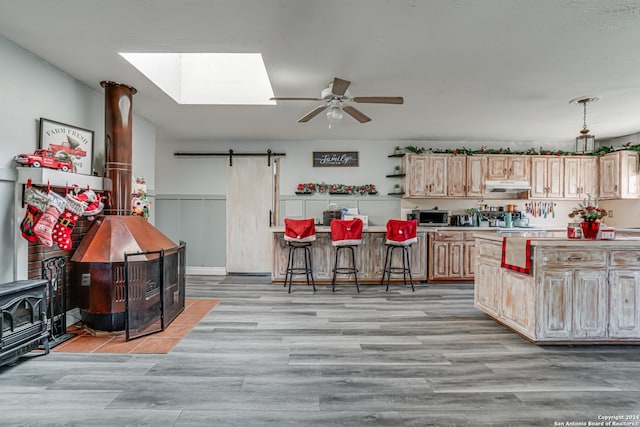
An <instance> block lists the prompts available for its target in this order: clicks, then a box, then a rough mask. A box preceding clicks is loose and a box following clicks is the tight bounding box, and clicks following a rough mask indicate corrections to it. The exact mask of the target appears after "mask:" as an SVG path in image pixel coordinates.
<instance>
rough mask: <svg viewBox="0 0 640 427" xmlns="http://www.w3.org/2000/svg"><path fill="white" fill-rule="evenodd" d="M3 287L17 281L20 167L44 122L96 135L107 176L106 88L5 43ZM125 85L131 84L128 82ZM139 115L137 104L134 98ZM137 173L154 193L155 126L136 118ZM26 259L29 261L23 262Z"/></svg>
mask: <svg viewBox="0 0 640 427" xmlns="http://www.w3.org/2000/svg"><path fill="white" fill-rule="evenodd" d="M0 64H2V66H0V93H1V94H2V96H0V141H1V142H0V227H1V228H0V236H2V239H0V283H5V282H8V281H12V280H15V279H16V268H15V265H14V263H15V259H16V257H15V255H14V254H15V253H16V252H17V251H24V250H26V245H19V246H20V247H16V245H15V244H14V239H13V235H14V232H19V231H18V230H17V227H18V226H19V222H18V223H16V221H19V220H20V219H21V218H19V219H16V218H15V215H14V209H15V208H14V203H13V201H14V194H15V193H14V192H15V179H16V173H15V164H14V163H15V162H14V161H13V158H14V156H15V155H16V154H19V153H29V152H33V150H35V149H36V148H37V147H38V120H39V118H40V117H44V118H47V119H51V120H55V121H59V122H63V123H68V124H71V125H74V126H78V127H82V128H86V129H91V130H93V131H95V137H94V168H95V169H96V170H97V171H98V172H99V174H100V175H102V173H103V170H104V93H103V91H102V88H101V87H100V82H96V84H95V87H88V86H86V85H84V84H83V83H81V82H79V81H77V80H75V79H73V78H72V77H70V76H69V75H68V74H66V73H64V72H62V71H60V70H58V69H57V68H55V67H52V66H51V65H49V64H47V63H46V62H44V61H42V60H40V59H39V58H37V57H35V56H34V55H32V54H31V53H29V52H27V51H25V50H23V49H21V48H20V47H18V46H16V45H15V44H13V43H12V42H10V41H8V40H7V39H4V38H2V37H0ZM123 83H125V82H123ZM133 105H134V111H135V98H134V103H133ZM133 140H134V146H133V171H134V174H138V175H142V176H144V177H145V178H146V179H147V182H148V183H149V187H150V188H154V182H153V180H154V179H155V164H154V160H153V156H150V155H149V153H150V152H153V147H154V146H155V126H154V125H153V124H152V123H151V122H149V121H148V120H146V119H143V118H142V117H140V116H138V115H135V114H134V118H133ZM23 258H24V257H23Z"/></svg>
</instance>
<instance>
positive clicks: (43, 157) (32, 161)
mask: <svg viewBox="0 0 640 427" xmlns="http://www.w3.org/2000/svg"><path fill="white" fill-rule="evenodd" d="M15 161H16V163H18V164H20V165H22V166H32V167H34V168H40V167H44V168H51V169H60V170H62V171H63V172H69V171H70V170H72V169H73V164H72V163H71V162H70V161H68V160H66V159H61V158H56V152H55V151H53V150H44V149H40V150H36V151H34V152H33V154H18V155H17V156H16V157H15Z"/></svg>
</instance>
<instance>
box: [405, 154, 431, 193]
mask: <svg viewBox="0 0 640 427" xmlns="http://www.w3.org/2000/svg"><path fill="white" fill-rule="evenodd" d="M427 162H428V158H427V156H419V155H414V154H408V155H407V171H406V173H407V176H406V180H407V189H406V192H407V194H408V197H424V196H426V195H427Z"/></svg>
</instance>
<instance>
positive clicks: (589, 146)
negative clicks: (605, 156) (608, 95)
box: [569, 96, 600, 154]
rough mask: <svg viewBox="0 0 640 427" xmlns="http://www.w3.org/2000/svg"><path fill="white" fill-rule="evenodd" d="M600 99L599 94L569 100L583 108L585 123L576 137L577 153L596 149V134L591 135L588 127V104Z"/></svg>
mask: <svg viewBox="0 0 640 427" xmlns="http://www.w3.org/2000/svg"><path fill="white" fill-rule="evenodd" d="M598 99H600V98H598V97H597V96H590V97H580V98H575V99H572V100H571V101H569V103H570V104H581V105H582V108H583V125H582V129H581V130H580V135H578V136H577V137H576V149H575V152H576V154H588V153H593V150H594V149H595V146H596V137H595V136H594V135H590V134H589V129H588V128H587V104H588V103H590V102H596V101H597V100H598Z"/></svg>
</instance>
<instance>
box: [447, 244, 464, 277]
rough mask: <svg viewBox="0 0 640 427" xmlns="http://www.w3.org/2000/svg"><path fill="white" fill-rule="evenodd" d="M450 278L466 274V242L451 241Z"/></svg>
mask: <svg viewBox="0 0 640 427" xmlns="http://www.w3.org/2000/svg"><path fill="white" fill-rule="evenodd" d="M447 276H448V278H449V279H454V280H456V279H462V277H463V276H464V243H463V242H451V243H449V268H448V274H447Z"/></svg>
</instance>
